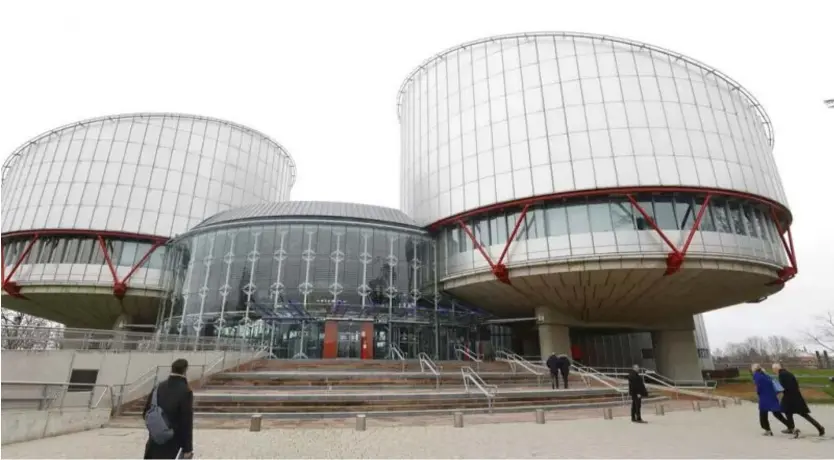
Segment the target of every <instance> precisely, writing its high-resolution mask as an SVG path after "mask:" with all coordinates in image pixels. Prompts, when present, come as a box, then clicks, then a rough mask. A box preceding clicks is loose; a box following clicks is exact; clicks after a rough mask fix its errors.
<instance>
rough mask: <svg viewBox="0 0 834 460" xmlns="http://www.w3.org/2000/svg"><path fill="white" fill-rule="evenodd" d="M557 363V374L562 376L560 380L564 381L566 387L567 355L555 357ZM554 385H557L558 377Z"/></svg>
mask: <svg viewBox="0 0 834 460" xmlns="http://www.w3.org/2000/svg"><path fill="white" fill-rule="evenodd" d="M556 359H557V360H558V363H559V374H560V375H561V376H562V380H563V381H564V382H565V389H566V390H567V389H568V376H569V375H570V358H568V355H566V354H561V355H559V356H558V357H557V358H556ZM556 386H557V387H558V386H559V379H556Z"/></svg>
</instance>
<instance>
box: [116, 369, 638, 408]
mask: <svg viewBox="0 0 834 460" xmlns="http://www.w3.org/2000/svg"><path fill="white" fill-rule="evenodd" d="M437 365H438V368H439V375H434V374H433V373H431V372H421V371H420V363H419V361H389V360H386V361H383V360H378V361H374V360H259V361H254V362H251V363H248V364H246V365H243V366H240V367H239V368H237V369H234V370H232V371H227V372H222V373H219V374H215V375H214V376H212V377H210V378H209V379H208V380H207V381H205V382H203V385H201V387H200V388H199V389H196V390H195V401H194V405H195V407H194V409H195V412H196V413H197V414H198V416H202V417H243V416H249V415H251V414H253V413H260V414H263V415H264V416H265V417H274V418H295V419H302V418H321V417H346V416H351V415H353V414H358V413H364V414H367V415H369V416H373V415H386V416H394V415H399V416H403V415H425V414H430V413H451V412H455V411H464V412H489V411H493V412H509V411H526V410H532V409H559V408H573V407H588V406H604V405H618V404H621V403H622V402H623V398H622V394H621V393H619V392H617V391H616V390H614V389H612V388H610V387H606V386H603V385H601V386H593V385H586V384H585V383H584V382H583V381H582V379H581V378H579V377H578V376H574V375H572V376H571V378H570V383H571V389H569V390H556V391H554V390H551V388H550V379H549V376H547V375H542V376H537V375H534V374H532V373H530V372H528V371H526V370H523V369H517V372H512V371H511V369H510V366H509V365H508V364H507V363H505V362H482V363H479V364H478V365H477V366H476V363H473V362H471V361H442V362H438V363H437ZM463 367H471V368H472V369H476V368H477V369H478V370H477V373H478V375H479V376H480V377H481V378H482V379H483V380H484V382H486V383H487V384H490V385H496V386H497V387H498V391H497V393H496V394H495V395H494V396H493V397H491V398H488V397H487V396H486V395H484V394H483V393H482V392H481V391H479V390H477V389H475V388H470V389H469V391H466V389H465V387H464V384H463V378H462V376H461V368H463ZM142 404H143V402H142V401H134V402H133V403H131V404H129V405H127V406H126V407H125V408H124V411H123V414H124V415H131V414H138V413H139V412H140V411H141V408H142Z"/></svg>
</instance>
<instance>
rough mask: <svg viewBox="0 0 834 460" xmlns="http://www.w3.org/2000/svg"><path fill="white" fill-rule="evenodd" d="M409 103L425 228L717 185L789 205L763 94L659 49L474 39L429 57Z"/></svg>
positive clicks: (406, 184) (412, 79)
mask: <svg viewBox="0 0 834 460" xmlns="http://www.w3.org/2000/svg"><path fill="white" fill-rule="evenodd" d="M398 103H399V117H400V124H401V135H402V169H401V176H402V188H401V191H402V195H401V208H402V210H403V211H405V212H406V213H407V214H409V215H411V216H412V217H414V218H415V219H416V220H417V221H418V223H419V224H421V225H427V224H430V223H433V222H436V221H438V220H441V219H443V218H445V217H449V216H450V215H453V214H457V213H460V212H463V211H466V210H471V209H475V208H479V207H482V206H487V205H491V204H495V203H500V202H504V201H511V200H516V199H521V198H527V197H531V196H537V195H542V194H548V193H556V192H562V191H569V190H584V189H594V188H602V187H629V186H666V185H684V186H693V187H720V188H727V189H732V190H737V191H741V192H747V193H751V194H754V195H759V196H762V197H766V198H770V199H772V200H775V201H777V202H779V203H782V204H785V205H786V199H785V195H784V191H783V189H782V186H781V181H780V179H779V175H778V172H777V171H776V168H775V165H774V161H773V157H772V132H771V129H770V122H769V120H768V119H767V115H766V114H765V113H764V111H763V110H762V109H761V107H760V106H759V104H758V102H756V101H755V100H754V99H753V98H752V96H750V95H749V94H747V93H746V91H744V90H743V89H741V88H740V87H739V86H738V85H737V83H735V82H733V81H731V80H730V79H729V78H727V77H724V76H723V75H722V74H720V73H719V72H717V71H714V69H711V68H709V67H707V66H706V65H703V64H700V63H698V62H697V61H694V60H692V59H689V58H686V57H684V56H680V55H676V54H675V53H672V52H669V51H666V50H661V49H658V48H655V47H652V46H648V45H643V44H640V43H633V42H628V41H625V40H621V39H614V38H608V37H593V36H582V35H569V34H529V35H524V36H509V37H496V38H491V39H488V40H482V41H478V42H473V43H470V44H466V45H462V46H459V47H456V48H454V49H451V50H448V51H446V52H444V53H441V54H439V55H437V56H435V57H433V58H432V59H430V60H428V61H426V62H425V63H424V64H423V65H422V66H421V67H420V68H418V69H417V70H416V71H415V72H414V73H413V74H412V75H411V76H409V78H408V79H407V80H406V81H405V83H404V84H403V86H402V91H401V94H400V96H399V101H398ZM547 174H550V177H547Z"/></svg>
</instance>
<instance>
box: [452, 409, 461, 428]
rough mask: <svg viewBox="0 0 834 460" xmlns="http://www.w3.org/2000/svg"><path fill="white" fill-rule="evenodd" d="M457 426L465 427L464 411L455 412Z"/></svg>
mask: <svg viewBox="0 0 834 460" xmlns="http://www.w3.org/2000/svg"><path fill="white" fill-rule="evenodd" d="M453 418H454V421H455V428H463V412H455V414H454V416H453Z"/></svg>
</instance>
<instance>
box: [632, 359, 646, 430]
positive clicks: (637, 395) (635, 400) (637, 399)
mask: <svg viewBox="0 0 834 460" xmlns="http://www.w3.org/2000/svg"><path fill="white" fill-rule="evenodd" d="M628 395H629V396H631V421H632V422H634V423H646V421H644V420H643V414H642V413H641V411H642V408H643V398H647V397H648V396H649V390H647V389H646V382H645V381H644V380H643V376H642V375H640V366H638V365H637V364H635V365H634V366H632V368H631V370H630V371H628Z"/></svg>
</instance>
